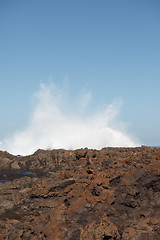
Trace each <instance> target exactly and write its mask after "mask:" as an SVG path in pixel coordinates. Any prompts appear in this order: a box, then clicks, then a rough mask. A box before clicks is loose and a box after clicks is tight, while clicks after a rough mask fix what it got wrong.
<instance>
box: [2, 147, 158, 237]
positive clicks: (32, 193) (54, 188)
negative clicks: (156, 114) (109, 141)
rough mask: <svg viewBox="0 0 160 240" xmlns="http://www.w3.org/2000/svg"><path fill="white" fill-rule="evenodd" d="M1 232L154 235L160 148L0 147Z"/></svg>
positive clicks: (16, 234) (20, 234)
mask: <svg viewBox="0 0 160 240" xmlns="http://www.w3.org/2000/svg"><path fill="white" fill-rule="evenodd" d="M0 170H1V172H0V240H1V239H8V240H12V239H13V240H16V239H17V240H20V239H24V240H27V239H30V240H40V239H43V240H54V239H55V240H60V239H63V240H78V239H79V240H83V239H84V240H85V239H86V240H92V239H97V240H107V239H111V240H120V239H122V240H144V239H145V240H159V239H160V148H150V147H139V148H104V149H102V150H100V151H98V150H88V149H87V148H85V149H79V150H75V151H67V150H50V151H44V150H38V151H37V152H36V153H34V154H33V155H31V156H25V157H23V156H13V155H10V154H9V153H7V152H0Z"/></svg>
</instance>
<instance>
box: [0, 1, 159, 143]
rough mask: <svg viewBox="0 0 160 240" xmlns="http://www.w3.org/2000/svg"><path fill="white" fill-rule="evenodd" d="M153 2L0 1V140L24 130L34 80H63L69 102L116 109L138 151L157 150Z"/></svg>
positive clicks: (156, 3)
mask: <svg viewBox="0 0 160 240" xmlns="http://www.w3.org/2000/svg"><path fill="white" fill-rule="evenodd" d="M159 13H160V2H159V1H158V0H152V1H148V0H141V1H138V0H134V1H128V0H121V1H119V0H99V1H98V0H80V1H78V0H67V1H66V0H48V1H44V0H34V1H31V0H28V1H20V0H14V1H12V0H8V1H6V0H1V1H0V109H1V117H0V140H1V139H3V138H5V137H7V136H9V135H12V134H13V133H14V132H15V131H17V130H18V129H21V128H23V127H24V126H25V125H26V124H27V123H28V121H29V118H30V115H31V112H32V111H33V108H34V103H33V94H34V92H36V91H37V89H39V86H40V82H43V83H46V84H47V82H48V80H49V79H53V81H54V82H55V84H57V85H58V86H61V85H63V83H62V82H63V80H64V79H67V81H68V83H69V86H70V102H72V101H74V99H75V97H76V96H77V95H78V94H79V91H81V90H83V89H87V91H89V92H91V93H92V105H91V106H90V108H92V109H93V108H94V107H95V108H100V107H101V106H103V105H109V104H111V103H113V102H114V101H115V100H117V99H121V100H122V102H123V104H122V107H121V109H120V112H119V116H118V118H117V119H118V120H119V121H123V122H124V123H126V124H127V125H128V131H129V132H130V133H131V134H133V135H135V136H136V137H137V138H138V140H139V142H140V143H142V144H145V145H159V144H160V125H159V120H160V107H159V103H160V93H159V92H160V44H159V43H160V14H159Z"/></svg>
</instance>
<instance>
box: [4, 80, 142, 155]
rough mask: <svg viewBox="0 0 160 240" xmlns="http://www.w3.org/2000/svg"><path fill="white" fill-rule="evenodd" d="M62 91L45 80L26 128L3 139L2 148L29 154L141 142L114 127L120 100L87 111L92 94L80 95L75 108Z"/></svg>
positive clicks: (37, 94)
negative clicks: (41, 150) (68, 102)
mask: <svg viewBox="0 0 160 240" xmlns="http://www.w3.org/2000/svg"><path fill="white" fill-rule="evenodd" d="M63 93H64V92H63V91H62V89H58V88H57V87H56V86H55V85H54V84H53V83H52V84H49V85H45V84H43V83H42V84H41V86H40V90H39V91H38V92H37V93H36V94H35V95H36V97H37V99H38V103H37V104H36V106H35V109H34V111H33V114H32V117H31V119H30V122H29V123H28V125H27V126H26V127H25V129H24V130H23V131H20V132H19V131H17V132H16V133H15V134H14V135H13V136H12V137H11V138H9V139H4V140H3V143H1V149H2V150H7V151H9V152H10V153H12V154H20V155H29V154H32V153H33V152H35V151H36V150H37V149H39V148H42V149H58V148H64V149H77V148H83V147H88V148H95V149H101V148H103V147H107V146H112V147H116V146H121V147H129V146H131V147H134V146H137V145H138V144H137V143H135V142H134V141H133V140H132V139H131V138H130V137H129V135H128V134H126V133H124V132H123V131H122V130H117V129H115V128H113V127H111V125H112V122H113V121H115V119H116V116H117V114H118V111H119V108H120V107H119V104H118V102H115V103H113V104H110V105H109V106H107V107H106V108H105V109H103V110H99V111H97V112H94V113H90V114H87V106H88V104H89V102H90V101H91V94H90V93H86V94H83V96H81V101H80V102H79V103H77V106H76V107H73V109H74V110H71V109H72V107H71V106H67V105H66V102H67V100H66V99H64V95H65V94H63ZM74 102H76V100H75V101H74ZM73 105H74V104H73ZM68 109H70V110H68Z"/></svg>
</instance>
